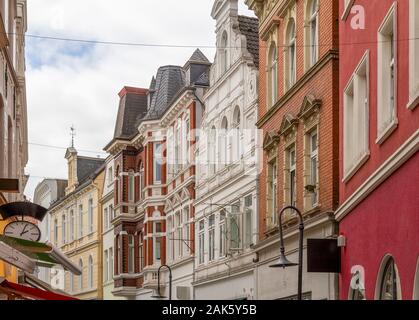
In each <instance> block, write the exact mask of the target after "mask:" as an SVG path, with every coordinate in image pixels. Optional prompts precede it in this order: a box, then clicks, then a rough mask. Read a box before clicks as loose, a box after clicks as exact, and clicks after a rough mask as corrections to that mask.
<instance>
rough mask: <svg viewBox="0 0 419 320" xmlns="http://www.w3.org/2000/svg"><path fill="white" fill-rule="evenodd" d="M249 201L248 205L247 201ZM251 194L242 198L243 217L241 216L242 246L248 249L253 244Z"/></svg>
mask: <svg viewBox="0 0 419 320" xmlns="http://www.w3.org/2000/svg"><path fill="white" fill-rule="evenodd" d="M249 199H250V204H249V202H248V200H249ZM253 202H254V201H253V194H249V195H247V196H245V197H244V216H243V225H244V227H243V246H244V248H250V246H251V245H252V244H253V213H254V206H253Z"/></svg>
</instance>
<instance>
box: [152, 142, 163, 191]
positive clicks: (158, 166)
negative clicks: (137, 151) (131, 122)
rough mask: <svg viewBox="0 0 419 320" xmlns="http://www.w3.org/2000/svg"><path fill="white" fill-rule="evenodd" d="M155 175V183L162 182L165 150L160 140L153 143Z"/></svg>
mask: <svg viewBox="0 0 419 320" xmlns="http://www.w3.org/2000/svg"><path fill="white" fill-rule="evenodd" d="M153 155H154V157H153V159H154V165H153V177H154V184H161V183H162V165H163V151H162V145H161V143H159V142H155V143H154V144H153Z"/></svg>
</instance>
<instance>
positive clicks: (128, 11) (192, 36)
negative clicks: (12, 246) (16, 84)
mask: <svg viewBox="0 0 419 320" xmlns="http://www.w3.org/2000/svg"><path fill="white" fill-rule="evenodd" d="M241 2H243V1H241ZM212 5H213V1H212V0H178V1H172V0H141V1H138V0H120V1H117V2H116V1H110V0H88V1H80V0H78V1H77V0H76V1H69V0H43V1H28V20H29V21H28V22H29V29H28V35H42V36H54V37H65V38H76V39H86V40H87V39H89V40H100V41H114V42H134V43H151V44H173V45H191V46H213V45H214V44H215V34H214V32H215V21H213V20H212V18H211V16H210V13H211V8H212ZM240 12H241V13H242V14H248V15H251V14H252V13H250V12H248V11H247V10H246V8H245V6H244V4H243V3H241V4H240ZM26 46H27V48H26V51H27V73H26V75H27V101H28V126H29V142H35V143H41V144H48V145H53V146H62V147H67V146H68V145H69V143H70V130H69V128H70V126H71V125H72V124H74V126H75V127H76V131H77V136H76V147H77V148H78V149H80V150H81V149H83V150H92V151H95V152H93V153H86V152H80V154H84V155H89V156H96V155H97V154H99V152H102V148H103V147H104V146H105V145H106V144H107V143H108V142H109V141H110V140H111V138H112V135H113V130H114V125H115V118H116V113H117V109H118V102H119V101H118V96H117V94H118V92H119V90H120V89H121V88H122V87H123V86H124V85H130V86H138V87H148V85H149V83H150V80H151V77H152V76H153V75H154V74H155V73H156V71H157V68H158V67H159V66H161V65H166V64H178V65H183V64H184V63H185V62H186V60H187V59H188V58H189V56H190V55H191V54H192V52H193V51H194V48H192V47H191V48H164V47H163V48H162V47H137V46H116V45H115V46H112V45H101V44H97V45H87V44H81V43H77V42H64V41H53V40H40V39H36V38H30V37H28V38H27V45H26ZM202 50H203V52H204V53H205V54H206V55H207V57H208V58H209V59H210V60H212V59H213V56H214V49H202ZM64 154H65V150H61V149H53V148H44V147H39V146H34V145H30V146H29V163H28V166H27V173H29V174H30V175H31V176H32V178H31V179H30V181H29V183H28V186H27V188H26V192H25V193H26V194H27V195H28V197H29V198H32V197H33V191H34V188H35V187H36V184H37V183H39V182H40V180H42V177H57V178H66V174H67V168H66V162H65V159H64ZM102 156H103V154H102Z"/></svg>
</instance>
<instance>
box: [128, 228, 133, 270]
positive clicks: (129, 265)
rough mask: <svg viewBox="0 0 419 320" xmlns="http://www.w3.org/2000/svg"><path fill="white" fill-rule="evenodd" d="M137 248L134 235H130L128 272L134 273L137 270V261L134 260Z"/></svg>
mask: <svg viewBox="0 0 419 320" xmlns="http://www.w3.org/2000/svg"><path fill="white" fill-rule="evenodd" d="M134 252H135V248H134V236H133V235H129V236H128V273H134V271H135V262H134V255H135V253H134Z"/></svg>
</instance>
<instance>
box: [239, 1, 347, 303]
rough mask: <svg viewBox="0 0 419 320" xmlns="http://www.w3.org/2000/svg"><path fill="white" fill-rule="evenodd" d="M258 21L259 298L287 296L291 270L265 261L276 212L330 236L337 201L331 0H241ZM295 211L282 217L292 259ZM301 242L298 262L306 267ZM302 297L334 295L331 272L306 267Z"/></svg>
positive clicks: (271, 256) (273, 246)
mask: <svg viewBox="0 0 419 320" xmlns="http://www.w3.org/2000/svg"><path fill="white" fill-rule="evenodd" d="M246 3H247V5H248V6H249V8H250V9H252V10H254V12H255V14H256V15H257V16H258V18H259V20H260V29H259V34H260V68H259V70H260V76H259V80H260V87H259V106H258V111H259V112H258V122H257V126H258V128H259V129H260V130H262V131H263V135H264V141H263V149H264V151H263V156H262V157H261V162H262V167H263V169H262V173H261V175H260V182H259V191H260V194H259V206H258V209H259V220H258V221H259V226H258V227H259V229H258V231H259V242H258V244H256V246H255V247H254V249H255V251H256V252H257V258H256V259H255V261H256V270H257V271H256V273H257V276H256V280H255V281H256V289H255V290H256V292H257V296H258V298H259V299H269V300H272V299H294V298H295V295H296V293H297V270H298V268H287V269H282V268H281V269H275V268H270V267H269V266H270V265H272V264H274V262H275V260H277V259H278V257H279V248H280V246H279V234H278V224H279V223H278V222H279V221H278V213H279V211H280V210H281V209H282V208H283V207H285V206H287V205H293V206H296V207H297V208H298V209H299V210H300V211H301V212H302V214H303V217H304V221H305V239H304V243H306V240H307V239H308V238H314V239H324V238H333V237H336V236H337V225H336V222H335V221H334V211H335V210H336V209H337V207H338V201H339V198H338V196H339V161H338V159H339V139H338V136H339V121H338V119H339V108H338V106H339V99H338V93H339V87H338V80H339V71H338V68H339V62H338V45H339V42H338V25H337V23H336V21H337V19H338V9H339V8H338V5H339V3H338V2H337V1H334V0H321V1H320V0H304V1H295V0H291V1H284V0H276V1H264V0H247V1H246ZM297 221H298V219H297V218H296V214H295V212H292V211H291V210H290V211H289V212H286V213H285V215H284V219H283V226H284V241H285V248H286V251H287V252H286V253H287V255H288V258H289V259H290V260H291V261H294V262H297V260H298V229H297ZM306 254H307V250H306V247H305V249H304V262H303V263H304V265H305V266H306V265H307V264H306V263H307V261H306V256H307V255H306ZM305 270H306V268H305V267H304V274H303V294H304V297H305V298H306V299H316V300H317V299H336V298H337V284H338V281H337V276H336V274H321V273H315V274H314V273H307V272H306V271H305Z"/></svg>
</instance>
